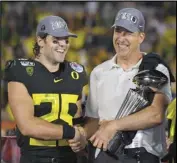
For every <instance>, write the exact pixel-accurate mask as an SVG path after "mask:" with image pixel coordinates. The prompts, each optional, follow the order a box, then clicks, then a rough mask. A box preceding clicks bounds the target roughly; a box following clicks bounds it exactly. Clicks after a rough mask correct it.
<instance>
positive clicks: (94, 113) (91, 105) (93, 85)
mask: <svg viewBox="0 0 177 163" xmlns="http://www.w3.org/2000/svg"><path fill="white" fill-rule="evenodd" d="M97 82H98V80H97V77H96V72H95V70H93V71H92V72H91V74H90V83H89V94H88V98H87V102H86V108H85V115H86V116H87V117H92V118H99V115H98V102H97Z"/></svg>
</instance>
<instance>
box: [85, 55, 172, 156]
mask: <svg viewBox="0 0 177 163" xmlns="http://www.w3.org/2000/svg"><path fill="white" fill-rule="evenodd" d="M141 62H142V59H141V60H140V61H139V62H138V63H137V64H136V65H134V66H133V67H131V68H130V69H128V70H126V71H124V70H123V69H122V68H121V67H120V66H119V65H117V64H116V55H115V56H114V57H113V58H112V59H110V60H108V61H106V62H104V63H102V64H100V65H98V66H97V67H95V68H94V69H93V71H92V72H91V75H90V92H89V96H88V100H87V104H86V116H88V117H94V118H99V119H100V120H103V119H104V120H113V119H115V116H116V114H117V112H118V110H119V108H120V106H121V104H122V102H123V100H124V98H125V96H126V94H127V92H128V90H129V89H130V88H136V85H135V84H134V83H133V82H132V79H133V77H134V76H135V75H136V74H137V73H138V70H139V65H140V64H141ZM156 69H157V70H159V71H161V72H163V73H164V74H165V75H166V76H167V77H168V79H169V72H168V70H167V68H166V67H165V66H164V65H162V64H159V65H158V66H157V68H156ZM161 91H162V92H163V93H164V94H165V95H166V96H167V97H168V98H169V100H171V99H172V96H171V86H170V82H168V84H166V85H165V86H164V87H163V88H162V89H161ZM135 147H145V148H146V150H147V151H148V152H150V153H152V154H154V155H157V156H159V157H163V156H164V155H165V154H166V153H167V151H166V141H165V127H164V123H163V124H161V125H158V126H156V127H154V128H150V129H145V130H139V131H138V132H137V134H136V136H135V138H134V139H133V142H132V144H130V145H129V146H127V147H126V148H135ZM98 153H99V149H97V150H96V155H97V154H98Z"/></svg>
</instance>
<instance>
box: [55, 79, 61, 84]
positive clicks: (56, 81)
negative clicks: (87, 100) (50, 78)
mask: <svg viewBox="0 0 177 163" xmlns="http://www.w3.org/2000/svg"><path fill="white" fill-rule="evenodd" d="M62 80H63V79H58V80H57V79H54V83H58V82H60V81H62Z"/></svg>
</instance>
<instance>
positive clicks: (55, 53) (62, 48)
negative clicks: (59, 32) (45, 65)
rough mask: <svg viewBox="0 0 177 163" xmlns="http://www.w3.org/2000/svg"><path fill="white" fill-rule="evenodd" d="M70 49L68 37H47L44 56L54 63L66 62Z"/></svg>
mask: <svg viewBox="0 0 177 163" xmlns="http://www.w3.org/2000/svg"><path fill="white" fill-rule="evenodd" d="M68 49H69V38H68V37H62V38H59V37H53V36H51V35H48V36H47V37H46V41H45V46H44V51H43V52H44V55H45V57H46V58H47V59H48V60H50V61H51V62H52V63H61V62H63V61H64V59H65V56H66V53H67V51H68Z"/></svg>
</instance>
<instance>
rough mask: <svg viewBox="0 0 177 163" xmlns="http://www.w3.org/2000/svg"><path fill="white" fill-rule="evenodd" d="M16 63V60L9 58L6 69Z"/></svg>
mask: <svg viewBox="0 0 177 163" xmlns="http://www.w3.org/2000/svg"><path fill="white" fill-rule="evenodd" d="M15 65H16V61H15V60H9V61H7V62H6V65H5V69H6V70H7V69H9V68H12V67H13V66H15Z"/></svg>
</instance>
